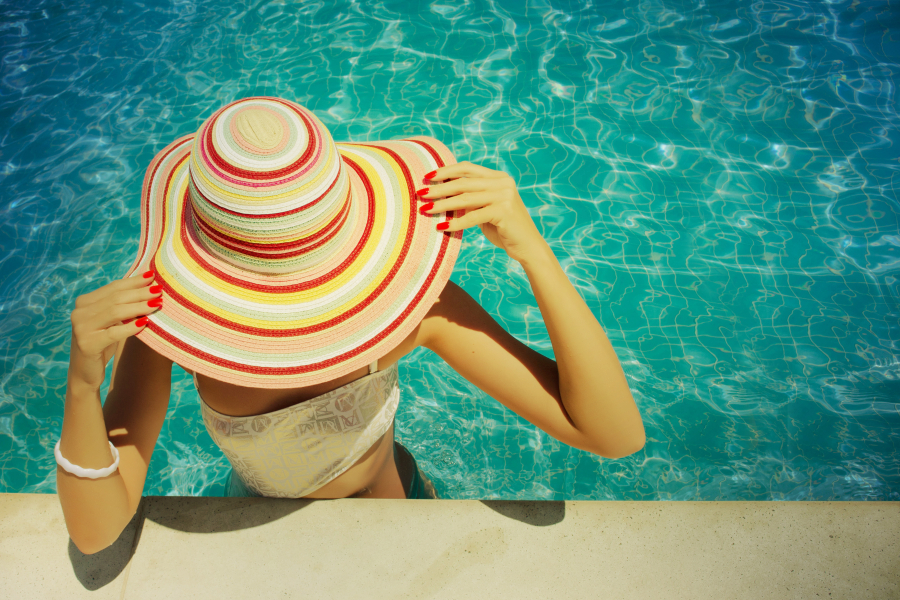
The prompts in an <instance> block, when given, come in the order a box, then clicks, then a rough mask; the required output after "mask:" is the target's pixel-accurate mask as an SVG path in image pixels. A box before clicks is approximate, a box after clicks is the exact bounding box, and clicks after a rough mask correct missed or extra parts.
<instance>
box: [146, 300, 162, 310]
mask: <svg viewBox="0 0 900 600" xmlns="http://www.w3.org/2000/svg"><path fill="white" fill-rule="evenodd" d="M147 306H152V307H153V308H156V307H157V306H162V298H154V299H153V300H151V301H149V302H148V303H147Z"/></svg>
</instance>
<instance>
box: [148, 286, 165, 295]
mask: <svg viewBox="0 0 900 600" xmlns="http://www.w3.org/2000/svg"><path fill="white" fill-rule="evenodd" d="M161 291H162V286H161V285H151V286H150V293H151V294H158V293H160V292H161Z"/></svg>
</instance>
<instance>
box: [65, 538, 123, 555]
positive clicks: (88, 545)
mask: <svg viewBox="0 0 900 600" xmlns="http://www.w3.org/2000/svg"><path fill="white" fill-rule="evenodd" d="M70 539H71V540H72V543H73V544H75V547H76V548H78V551H79V552H81V553H82V554H97V553H98V552H100V551H101V550H106V549H107V548H109V547H110V546H112V544H113V542H115V541H116V540H112V542H109V543H106V544H105V543H103V541H101V540H78V541H76V540H75V538H70ZM117 539H118V538H117Z"/></svg>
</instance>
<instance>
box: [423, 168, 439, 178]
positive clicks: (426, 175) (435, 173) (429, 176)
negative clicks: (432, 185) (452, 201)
mask: <svg viewBox="0 0 900 600" xmlns="http://www.w3.org/2000/svg"><path fill="white" fill-rule="evenodd" d="M435 175H437V171H436V170H435V171H431V172H429V173H425V179H434V176H435Z"/></svg>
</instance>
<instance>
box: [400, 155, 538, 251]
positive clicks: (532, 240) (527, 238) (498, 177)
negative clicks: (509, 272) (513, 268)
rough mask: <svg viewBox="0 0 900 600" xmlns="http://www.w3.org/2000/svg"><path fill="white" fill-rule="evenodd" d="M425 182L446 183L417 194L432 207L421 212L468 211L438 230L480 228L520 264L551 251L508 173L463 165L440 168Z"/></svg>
mask: <svg viewBox="0 0 900 600" xmlns="http://www.w3.org/2000/svg"><path fill="white" fill-rule="evenodd" d="M425 178H426V182H427V181H432V182H434V181H443V182H445V183H437V184H432V185H430V186H429V187H427V188H423V189H421V190H419V191H418V192H417V193H418V194H419V197H420V198H421V199H422V200H423V201H424V202H427V203H433V205H429V204H424V205H422V206H421V207H420V210H423V212H425V213H427V214H434V213H440V212H447V211H450V210H459V209H465V210H466V214H464V215H463V216H461V217H458V218H455V219H452V220H450V221H445V222H443V223H440V224H439V225H438V229H441V230H443V231H449V232H452V231H460V230H461V229H466V228H468V227H473V226H475V225H478V226H480V227H481V231H482V233H484V235H485V237H487V239H488V240H490V241H491V243H493V244H494V245H495V246H498V247H500V248H503V249H504V250H506V253H507V254H509V256H510V257H511V258H513V259H515V260H517V261H519V262H520V263H521V262H522V261H523V260H527V259H528V258H529V257H531V256H532V255H534V254H535V253H537V252H542V251H545V250H546V249H547V248H548V246H547V242H546V241H545V240H544V238H543V237H542V236H541V234H540V232H539V231H538V230H537V227H536V226H535V224H534V221H532V219H531V215H529V214H528V209H526V208H525V204H524V203H523V202H522V198H521V197H519V191H518V190H517V189H516V182H515V181H514V180H513V178H512V177H510V176H509V175H507V174H506V173H503V172H502V171H493V170H491V169H488V168H487V167H482V166H479V165H473V164H472V163H470V162H461V163H456V164H455V165H449V166H446V167H441V168H440V169H437V170H436V171H432V172H431V173H428V175H426V177H425ZM448 180H452V181H448ZM444 225H446V227H442V226H444Z"/></svg>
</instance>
